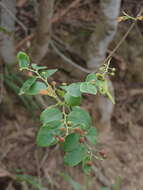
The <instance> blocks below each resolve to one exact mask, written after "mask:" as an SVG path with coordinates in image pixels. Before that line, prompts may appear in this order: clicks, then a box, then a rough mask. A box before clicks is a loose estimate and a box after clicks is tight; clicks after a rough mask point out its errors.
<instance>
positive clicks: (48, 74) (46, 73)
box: [41, 69, 57, 79]
mask: <svg viewBox="0 0 143 190" xmlns="http://www.w3.org/2000/svg"><path fill="white" fill-rule="evenodd" d="M55 72H57V69H48V70H46V71H43V72H42V73H41V75H42V76H43V77H44V78H45V79H47V78H49V77H50V76H51V75H53V74H54V73H55Z"/></svg>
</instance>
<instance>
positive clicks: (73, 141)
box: [63, 133, 80, 152]
mask: <svg viewBox="0 0 143 190" xmlns="http://www.w3.org/2000/svg"><path fill="white" fill-rule="evenodd" d="M79 145H80V143H79V135H78V134H76V133H72V134H70V135H68V136H67V137H66V139H65V142H64V144H63V149H64V151H65V152H69V151H73V150H74V149H76V148H78V146H79Z"/></svg>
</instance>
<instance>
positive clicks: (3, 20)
mask: <svg viewBox="0 0 143 190" xmlns="http://www.w3.org/2000/svg"><path fill="white" fill-rule="evenodd" d="M15 16H16V0H10V1H9V0H1V1H0V25H1V27H2V28H4V30H6V32H0V55H1V57H2V59H3V61H4V62H5V63H6V64H13V63H15V60H16V59H15V54H14V49H15V48H14V32H15V20H14V17H15Z"/></svg>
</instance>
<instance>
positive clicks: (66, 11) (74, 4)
mask: <svg viewBox="0 0 143 190" xmlns="http://www.w3.org/2000/svg"><path fill="white" fill-rule="evenodd" d="M80 1H81V0H75V1H73V2H72V3H71V4H70V5H69V6H68V7H67V9H64V10H63V11H61V13H60V15H59V14H57V15H56V16H55V17H54V18H53V19H52V23H56V22H57V21H59V20H60V19H61V18H62V17H63V16H65V15H66V14H67V13H68V12H69V11H70V9H73V8H74V7H76V6H77V4H78V3H80Z"/></svg>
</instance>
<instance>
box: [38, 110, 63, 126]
mask: <svg viewBox="0 0 143 190" xmlns="http://www.w3.org/2000/svg"><path fill="white" fill-rule="evenodd" d="M61 119H62V113H61V111H60V110H59V109H58V108H47V109H45V110H44V111H43V112H42V113H41V115H40V120H41V122H42V123H49V122H53V121H60V120H61Z"/></svg>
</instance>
